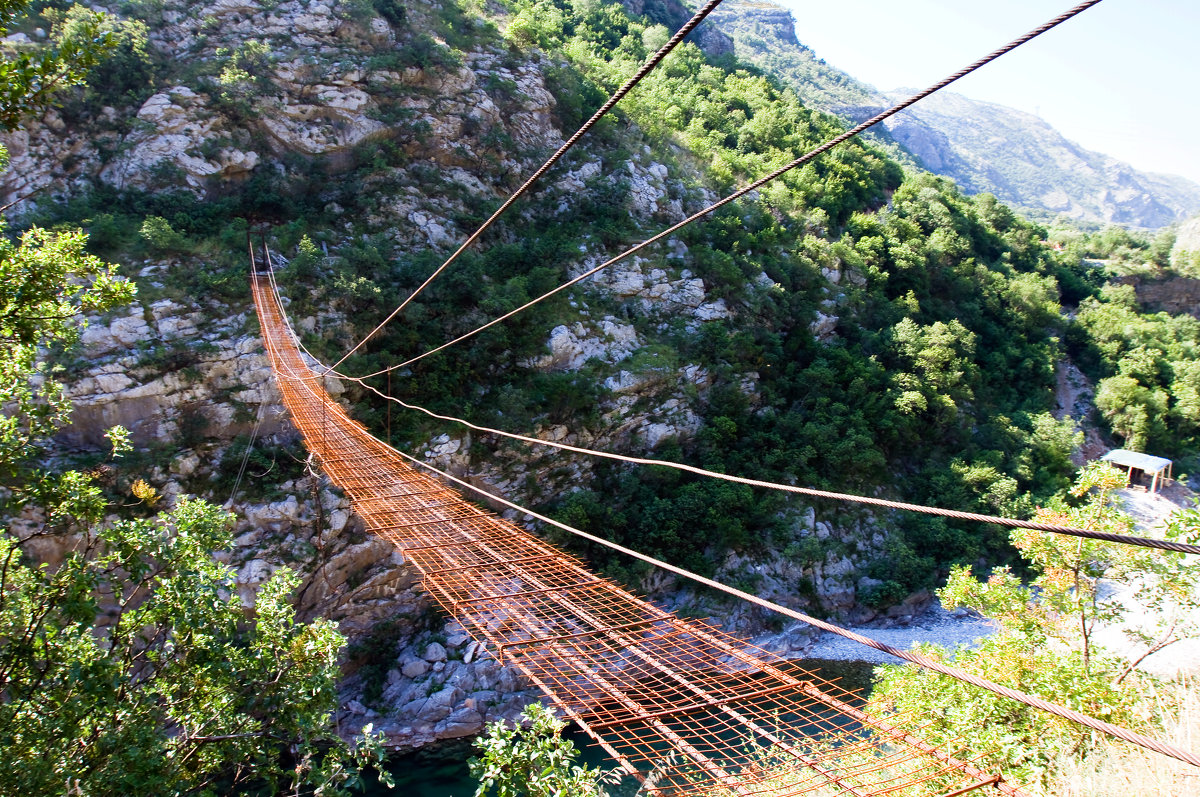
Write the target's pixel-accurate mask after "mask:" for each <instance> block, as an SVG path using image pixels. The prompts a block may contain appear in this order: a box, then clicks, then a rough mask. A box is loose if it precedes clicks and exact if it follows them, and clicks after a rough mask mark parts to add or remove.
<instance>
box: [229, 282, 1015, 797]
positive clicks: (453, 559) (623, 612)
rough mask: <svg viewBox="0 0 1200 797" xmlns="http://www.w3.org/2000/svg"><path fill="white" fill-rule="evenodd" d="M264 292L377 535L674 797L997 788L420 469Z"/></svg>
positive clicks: (314, 447)
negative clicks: (378, 430) (306, 353)
mask: <svg viewBox="0 0 1200 797" xmlns="http://www.w3.org/2000/svg"><path fill="white" fill-rule="evenodd" d="M253 289H254V299H255V303H256V305H257V307H258V312H259V318H260V321H261V324H262V330H263V340H264V343H265V344H266V348H267V352H268V355H269V356H270V359H271V365H272V368H273V370H274V372H275V374H276V377H277V379H278V382H279V386H280V390H281V392H282V394H283V399H284V403H285V405H286V406H287V408H288V410H289V411H290V412H291V415H292V419H293V420H294V422H295V423H296V425H297V427H299V429H300V431H301V433H302V434H303V435H304V440H305V443H306V445H307V446H308V448H309V450H310V451H311V452H312V453H313V454H315V455H316V456H317V458H318V459H319V460H320V462H321V466H322V468H323V469H324V470H325V472H326V473H327V474H328V475H329V477H330V478H331V479H332V480H333V481H334V482H335V483H336V484H338V485H339V486H340V487H341V488H342V489H344V490H345V491H346V493H347V494H348V495H349V496H350V498H351V500H352V501H353V504H354V508H355V511H356V512H357V513H358V514H359V515H360V516H361V517H362V519H363V521H364V522H365V524H366V526H367V528H368V529H369V530H371V531H372V532H373V533H375V534H377V535H379V536H380V537H383V538H385V539H387V540H389V541H391V542H392V543H393V544H395V545H396V546H397V547H398V548H399V549H400V550H401V551H402V552H403V553H404V556H405V558H406V559H407V561H408V562H409V563H411V564H412V566H413V567H414V568H416V570H417V571H419V572H420V573H421V575H422V579H423V584H424V587H425V588H426V589H427V590H428V591H429V593H430V594H431V595H432V596H433V597H434V598H435V599H436V600H437V601H438V603H440V604H441V605H442V606H443V607H445V609H446V611H448V612H449V613H450V614H452V615H453V616H454V617H455V618H457V619H458V620H459V622H461V623H462V625H463V627H464V628H465V629H467V631H468V632H469V633H470V634H471V635H472V636H473V637H474V638H475V639H476V640H478V641H480V642H481V643H484V644H485V645H486V646H487V648H488V650H489V651H490V652H491V653H492V655H494V656H495V657H496V658H497V659H498V660H500V661H502V662H503V663H505V664H508V665H511V666H513V667H515V668H516V669H518V670H519V671H520V672H521V673H523V674H524V675H525V677H527V678H528V679H529V680H530V681H531V682H532V683H534V684H536V685H537V686H538V687H539V688H540V689H542V690H543V691H544V692H545V693H546V695H547V696H548V697H549V699H550V700H551V701H553V702H554V703H555V704H556V705H557V706H558V708H559V709H560V710H561V711H562V712H563V714H564V715H565V716H567V717H569V718H571V719H572V720H574V721H575V722H576V723H578V724H579V725H580V727H582V728H583V729H584V730H585V731H586V732H587V733H589V734H590V735H591V736H592V737H593V738H594V739H595V740H596V741H597V742H598V743H599V744H600V745H602V746H603V747H604V749H605V750H606V751H607V752H608V753H609V754H610V755H612V756H613V758H614V759H615V760H616V761H617V762H619V763H620V765H621V766H622V768H623V769H624V770H625V771H626V772H628V773H630V774H633V775H635V776H637V777H639V778H642V779H647V778H649V780H650V781H651V783H652V785H653V787H654V789H655V790H656V792H657V793H658V794H661V795H667V796H670V797H674V795H685V794H687V795H696V794H701V795H705V794H707V795H754V794H771V795H799V794H830V795H833V794H850V795H884V794H889V795H939V794H963V793H966V792H968V791H973V790H975V789H978V788H982V787H985V786H995V787H996V788H999V789H1000V790H1001V791H1002V792H1004V793H1005V794H1012V795H1017V794H1021V793H1022V792H1021V791H1020V790H1018V789H1016V788H1014V787H1012V786H1010V785H1008V784H1005V783H1003V782H1002V781H1000V779H999V778H996V777H993V776H990V775H988V774H986V773H984V772H981V771H980V770H978V769H977V768H975V767H974V766H973V765H972V764H971V763H970V762H968V761H965V760H962V759H960V758H958V757H956V755H953V754H951V753H948V752H945V751H944V750H942V749H940V748H939V747H936V746H934V745H932V744H929V743H928V742H926V741H923V740H921V739H919V738H917V737H915V736H912V735H910V734H909V733H907V732H905V731H901V730H898V729H897V728H896V726H895V725H893V724H891V723H890V722H888V721H884V720H881V719H878V718H875V717H872V716H869V715H867V714H865V713H864V712H862V711H861V710H860V709H859V708H857V707H856V705H855V698H854V697H853V696H852V695H850V694H849V693H847V692H845V691H844V690H842V689H840V688H838V687H837V686H836V685H835V684H833V683H831V682H829V681H827V680H824V679H822V678H820V677H818V676H816V675H814V674H813V673H811V672H808V671H806V670H804V669H802V668H800V667H798V666H796V665H795V664H793V663H789V662H786V661H784V660H782V659H780V658H779V657H778V656H776V655H774V654H772V653H769V652H767V651H765V650H761V649H759V648H756V647H754V646H753V645H750V644H748V643H746V642H744V641H742V640H740V639H737V638H736V637H733V636H731V635H729V634H727V633H725V632H723V631H721V630H719V629H717V628H715V627H713V626H711V625H708V624H705V623H701V622H697V621H694V620H685V619H682V618H680V617H678V616H676V615H675V614H673V613H671V612H667V611H664V610H662V609H660V608H658V607H656V606H654V605H653V604H651V603H649V602H647V601H644V600H641V599H640V598H638V597H636V596H635V595H633V594H631V593H630V592H628V591H627V590H625V589H624V588H623V587H621V586H619V585H618V584H615V583H613V582H612V581H610V580H607V579H604V578H600V577H599V576H597V575H595V574H593V573H592V572H590V571H589V570H588V569H587V567H586V566H585V564H584V563H583V562H582V561H580V560H579V559H577V558H576V557H573V556H571V555H569V554H567V553H565V552H563V551H560V550H558V549H557V548H554V547H553V546H551V545H549V544H547V543H545V542H543V541H541V540H539V539H538V538H536V537H534V536H533V535H532V534H530V533H528V532H527V531H525V530H524V529H522V528H520V527H519V526H517V525H515V524H513V523H510V522H509V521H507V520H504V519H502V518H499V517H496V516H495V515H493V514H491V513H489V512H486V511H484V510H482V509H479V508H478V507H476V506H474V505H473V504H471V503H469V502H467V501H466V500H464V499H463V498H462V497H461V496H460V495H459V494H458V493H457V492H455V491H454V490H452V489H450V488H448V487H446V486H445V485H444V484H442V483H441V482H439V481H437V480H436V479H434V478H432V477H430V476H426V475H425V474H423V473H421V472H419V471H417V470H416V469H414V468H413V467H411V466H410V465H408V464H407V463H406V462H405V461H404V460H403V459H402V458H401V457H400V455H399V454H398V453H396V452H395V451H394V450H393V449H391V448H390V447H389V446H387V445H386V444H384V443H382V442H381V441H379V440H377V439H376V438H374V437H372V436H371V435H370V434H369V433H368V432H367V430H366V429H365V428H364V427H363V426H362V425H361V424H359V423H357V422H356V421H354V420H352V419H350V418H349V417H348V416H347V415H346V413H345V411H344V410H343V409H342V408H341V406H339V405H338V404H337V403H336V402H334V401H333V400H332V399H331V398H330V397H329V395H328V393H326V391H325V389H324V386H323V384H322V378H321V376H319V375H318V374H317V373H315V372H313V371H312V370H310V369H309V367H308V366H307V365H306V364H305V361H304V360H303V358H302V356H301V355H300V352H299V350H298V349H297V346H296V343H295V340H294V337H293V336H292V334H291V332H290V330H289V328H288V326H287V323H286V320H285V318H284V316H283V311H282V308H281V307H280V305H279V302H278V299H277V297H276V295H275V293H274V291H273V289H272V285H271V283H270V281H269V280H268V279H267V278H266V277H265V276H255V277H254V279H253Z"/></svg>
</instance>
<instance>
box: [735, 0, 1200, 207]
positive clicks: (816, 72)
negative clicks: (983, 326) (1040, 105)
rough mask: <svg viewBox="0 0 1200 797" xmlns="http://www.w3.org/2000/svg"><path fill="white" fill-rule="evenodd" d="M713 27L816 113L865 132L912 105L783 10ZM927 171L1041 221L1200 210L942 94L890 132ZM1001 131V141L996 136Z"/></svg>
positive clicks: (1046, 127) (1175, 185) (1056, 136)
mask: <svg viewBox="0 0 1200 797" xmlns="http://www.w3.org/2000/svg"><path fill="white" fill-rule="evenodd" d="M712 18H713V20H714V23H715V24H717V25H718V26H719V27H720V28H721V29H722V30H723V31H724V32H725V33H726V34H727V35H728V36H730V37H731V38H732V39H733V40H734V48H735V51H736V52H737V54H738V57H739V58H741V59H743V60H745V61H747V62H749V63H753V64H754V65H756V66H758V67H759V68H762V69H764V70H766V71H768V72H771V73H773V74H774V75H776V76H777V77H779V78H780V79H782V80H783V81H784V82H785V83H787V84H788V85H789V86H790V87H791V88H792V89H793V90H795V91H796V92H797V94H798V95H799V96H800V98H801V100H802V101H803V102H804V103H805V104H806V105H809V106H811V107H815V108H819V109H821V110H823V111H826V112H828V113H832V114H834V115H835V116H838V117H840V118H841V119H843V120H844V121H847V122H853V123H858V122H861V121H863V120H865V119H869V118H870V117H871V116H873V115H874V114H876V113H878V112H879V111H881V110H883V109H884V108H886V107H889V106H890V105H892V104H893V103H894V102H895V101H896V100H898V99H902V98H904V97H907V96H910V95H911V92H910V91H909V90H905V89H897V90H894V91H886V92H885V91H879V90H877V89H875V88H874V87H872V86H870V85H868V84H866V83H864V82H862V81H859V80H857V79H856V78H854V77H852V76H850V75H849V74H847V73H845V72H842V71H841V70H839V69H837V68H836V67H833V66H830V65H829V64H827V63H826V62H825V61H824V60H823V59H821V58H819V57H818V56H817V55H816V53H815V52H814V51H813V50H812V49H811V48H809V47H807V46H805V45H804V44H803V43H802V42H801V41H800V39H799V37H798V36H797V33H796V28H795V20H794V18H793V17H792V15H791V12H790V11H788V10H787V9H786V8H784V7H782V6H779V5H776V4H774V3H771V2H768V1H767V0H730V2H726V3H724V4H722V6H721V7H720V8H719V9H717V10H716V11H715V12H714V13H713V15H712ZM884 124H885V127H886V129H887V133H888V135H889V136H890V138H892V139H893V140H895V141H896V142H897V143H898V144H899V145H901V146H902V147H903V148H904V149H906V150H907V151H908V152H909V153H910V154H911V155H912V156H913V157H915V158H917V159H918V160H919V161H920V162H921V164H922V165H923V166H924V167H925V168H927V169H929V170H930V171H932V172H934V173H935V174H939V175H942V176H945V177H950V178H952V179H954V180H955V181H956V182H957V183H958V184H959V185H960V186H961V187H962V188H963V190H964V191H966V192H968V193H971V194H977V193H984V192H988V193H992V194H995V195H996V197H997V198H998V199H1000V200H1001V201H1003V202H1004V203H1006V204H1009V205H1012V206H1014V207H1017V208H1019V209H1021V210H1022V211H1024V212H1026V213H1027V214H1028V215H1031V216H1033V217H1034V218H1037V219H1038V220H1043V221H1050V220H1053V219H1054V218H1055V217H1057V216H1060V215H1062V216H1066V217H1067V218H1070V219H1074V220H1078V221H1084V222H1091V223H1103V224H1108V223H1115V224H1123V225H1126V226H1130V227H1137V228H1144V229H1156V228H1160V227H1164V226H1167V225H1169V224H1172V223H1175V222H1179V221H1182V220H1184V219H1185V218H1187V217H1188V216H1190V215H1192V214H1194V213H1195V212H1196V211H1198V210H1200V185H1198V184H1196V183H1194V182H1192V181H1191V180H1187V179H1186V178H1183V177H1179V176H1175V175H1164V174H1155V173H1148V172H1143V171H1140V170H1138V169H1135V168H1134V167H1132V166H1130V165H1129V164H1127V163H1124V162H1122V161H1120V160H1118V159H1117V158H1114V157H1112V156H1110V155H1106V154H1103V153H1099V152H1094V151H1092V150H1088V149H1087V148H1085V147H1083V146H1081V145H1079V144H1077V143H1075V142H1073V141H1071V140H1070V139H1068V138H1066V137H1065V136H1063V135H1062V134H1061V133H1060V132H1059V131H1058V130H1056V129H1055V128H1054V127H1053V126H1051V125H1050V124H1049V123H1048V122H1046V121H1045V120H1043V119H1041V118H1040V117H1037V116H1035V115H1033V114H1029V113H1026V112H1024V111H1019V110H1017V109H1015V108H1010V107H1008V106H1004V105H999V104H996V103H988V102H982V101H979V100H973V99H970V98H968V97H965V96H963V95H961V94H955V93H953V92H945V91H943V92H940V93H938V94H936V95H934V96H932V97H930V98H927V99H925V100H923V101H921V102H920V103H918V104H917V105H914V106H913V107H912V108H909V109H907V110H905V111H903V112H902V113H900V114H897V115H896V116H895V117H893V118H892V119H890V120H888V121H887V122H885V123H884ZM997 128H998V129H1001V130H1003V135H999V136H998V135H995V134H994V133H990V132H989V131H994V130H995V129H997Z"/></svg>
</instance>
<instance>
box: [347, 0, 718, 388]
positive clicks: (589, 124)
mask: <svg viewBox="0 0 1200 797" xmlns="http://www.w3.org/2000/svg"><path fill="white" fill-rule="evenodd" d="M720 4H721V0H708V2H707V3H706V4H705V5H704V7H703V8H701V9H700V10H699V11H697V12H696V14H695V15H694V16H693V17H692V18H691V19H689V20H688V21H687V22H685V23H684V25H683V27H681V28H680V29H679V30H678V31H676V32H675V35H674V36H672V37H671V39H670V41H668V42H667V43H666V44H664V45H663V46H662V47H661V48H659V50H658V52H656V53H655V54H654V55H653V56H651V57H650V60H648V61H646V63H645V64H643V65H642V67H641V69H639V70H638V71H637V73H636V74H634V76H633V77H631V78H629V80H627V81H625V83H624V85H622V86H621V87H620V88H619V89H617V90H616V92H614V93H613V95H612V96H611V97H609V98H608V101H607V102H605V103H604V104H603V105H601V106H600V109H599V110H597V111H596V112H595V113H594V114H592V118H590V119H588V120H587V121H586V122H584V123H583V126H582V127H580V128H579V129H578V130H576V131H575V135H573V136H571V137H570V138H569V139H567V141H566V142H565V143H564V144H563V145H562V146H561V147H559V148H558V150H557V151H556V152H555V153H554V154H553V155H551V156H550V158H549V159H547V161H546V162H545V163H543V164H542V165H541V168H539V169H538V170H537V171H536V172H534V173H533V176H532V177H530V178H529V179H528V180H526V181H525V184H524V185H522V186H521V187H520V188H518V189H517V190H516V191H515V192H514V193H513V195H512V196H510V197H509V198H508V199H507V200H505V202H504V204H503V205H501V206H500V207H499V209H497V210H496V212H495V213H493V214H492V215H491V216H490V217H488V220H487V221H485V222H484V223H483V224H482V225H481V226H480V227H479V229H477V230H476V231H475V232H473V233H472V234H471V237H469V238H467V240H466V241H464V242H463V244H462V246H460V247H458V249H457V250H456V251H455V252H454V254H452V255H450V257H448V258H447V259H446V262H444V263H442V265H440V266H438V267H437V269H436V270H435V271H434V272H433V273H432V274H430V275H429V277H428V278H426V280H425V281H424V282H423V283H421V285H420V286H419V287H418V288H417V289H416V290H415V291H413V292H412V293H411V294H409V296H408V298H406V299H405V300H404V301H402V302H401V303H400V305H399V306H398V307H397V308H396V309H395V310H393V311H392V312H391V313H390V314H389V315H388V317H387V318H385V319H383V321H381V322H380V323H379V324H378V325H377V326H376V327H375V328H374V329H372V330H371V331H370V332H368V333H367V334H366V336H365V337H363V339H362V340H360V341H359V342H358V343H356V344H354V346H352V347H351V348H350V350H349V351H347V352H346V353H345V354H343V355H342V358H341V359H340V360H338V361H337V362H335V363H334V364H333V365H331V366H329V367H330V369H331V370H332V369H333V368H337V367H338V366H339V365H341V364H342V363H343V362H345V360H346V358H347V357H349V356H350V355H352V354H354V352H356V351H358V350H359V349H360V348H362V346H363V345H364V344H365V343H366V342H367V341H368V340H370V339H371V338H373V337H375V335H376V334H378V333H379V331H380V330H382V329H383V328H384V327H385V326H387V325H388V324H389V323H390V322H391V320H392V319H393V318H395V317H396V316H397V315H399V314H400V312H401V311H402V310H404V308H405V307H407V306H408V304H409V302H411V301H412V300H413V299H415V298H416V297H417V295H418V294H419V293H421V291H423V290H425V288H426V287H427V286H428V285H429V283H431V282H433V281H434V280H435V279H437V277H438V275H439V274H441V273H442V272H443V271H445V270H446V269H447V268H449V267H450V265H451V264H452V263H453V262H454V261H455V260H457V259H458V257H459V255H461V254H462V253H463V252H465V251H466V250H467V249H468V248H469V247H470V246H471V245H472V244H474V243H475V242H476V241H477V240H479V237H480V236H481V235H483V233H484V232H486V231H487V229H488V228H489V227H491V226H492V223H493V222H495V221H496V219H498V218H500V216H501V215H502V214H503V213H504V212H505V211H506V210H508V209H509V208H510V207H512V205H513V203H515V202H516V201H517V200H518V199H520V198H521V197H522V196H524V194H525V193H526V192H527V191H528V190H529V189H530V188H531V187H532V186H533V184H534V183H536V182H537V181H538V180H539V179H541V177H542V176H543V175H544V174H545V173H546V172H548V171H550V169H551V167H553V166H554V164H556V163H558V161H559V159H561V158H562V156H563V155H565V154H566V153H567V150H569V149H571V147H573V146H575V144H576V143H577V142H578V141H579V139H581V138H583V137H584V136H585V135H586V134H587V132H588V131H589V130H591V129H592V128H593V127H594V126H595V125H596V123H597V122H599V121H600V118H601V117H602V116H604V115H605V114H606V113H608V112H609V111H610V110H612V108H613V106H614V105H616V104H617V103H618V102H620V101H621V100H622V99H623V98H624V97H625V95H626V94H628V93H629V92H630V90H632V89H633V87H634V86H636V85H637V84H638V83H640V82H641V81H642V78H644V77H646V75H648V74H650V72H651V71H653V70H654V68H655V67H656V66H658V64H659V62H661V61H662V60H663V59H664V58H666V57H667V55H668V54H669V53H670V52H671V51H672V50H674V49H675V47H676V46H677V45H678V44H679V43H680V42H682V41H683V40H684V39H685V38H687V35H688V34H689V33H691V32H692V31H693V30H694V29H695V28H696V26H697V25H699V24H700V23H701V22H703V21H704V18H705V17H707V16H708V15H709V13H711V12H712V11H713V9H715V8H716V7H717V6H718V5H720Z"/></svg>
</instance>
